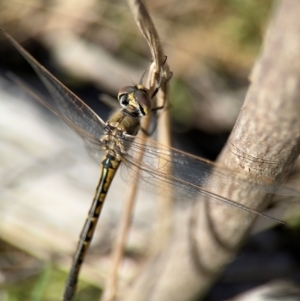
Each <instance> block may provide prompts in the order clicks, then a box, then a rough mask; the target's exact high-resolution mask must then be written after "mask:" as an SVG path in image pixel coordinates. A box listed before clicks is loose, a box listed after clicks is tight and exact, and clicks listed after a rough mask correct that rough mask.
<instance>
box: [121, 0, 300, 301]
mask: <svg viewBox="0 0 300 301" xmlns="http://www.w3.org/2000/svg"><path fill="white" fill-rule="evenodd" d="M299 16H300V1H298V0H285V1H282V2H281V3H280V5H279V6H278V8H277V10H276V12H275V14H274V15H273V20H272V22H271V24H270V27H269V30H268V33H267V35H266V39H265V43H264V47H263V50H262V53H261V56H260V58H259V59H258V60H257V62H256V65H255V68H254V70H253V73H252V76H251V80H252V83H251V86H250V88H249V91H248V93H247V96H246V99H245V102H244V105H243V107H242V109H241V111H240V114H239V117H238V119H237V122H236V125H235V127H234V129H233V131H232V134H231V136H230V139H229V140H228V143H227V145H226V147H225V148H224V150H223V152H222V154H221V155H220V157H219V159H218V161H219V162H221V163H222V164H223V165H225V166H227V167H228V168H231V169H233V170H235V171H239V172H241V173H242V174H243V175H244V177H245V178H247V179H249V180H251V181H256V182H261V181H263V182H268V183H269V184H271V185H276V184H279V183H281V182H282V181H283V180H284V179H285V177H286V176H287V174H288V172H289V171H290V169H291V167H292V166H293V164H294V162H295V160H296V158H297V156H298V155H299V151H300V99H299V98H300V18H299ZM233 187H234V183H233V186H232V187H229V188H228V187H227V188H226V189H225V188H224V190H221V189H220V190H218V191H215V192H216V193H219V194H221V195H222V196H224V197H228V198H230V199H231V200H234V201H236V202H239V203H242V204H243V205H246V206H248V207H251V208H255V209H257V210H263V209H264V208H265V207H266V206H267V204H268V202H269V200H270V198H269V195H265V194H264V193H262V192H258V191H252V190H251V187H250V188H249V190H247V189H244V190H237V189H234V188H233ZM254 220H255V217H254V215H253V214H249V213H247V212H243V211H241V210H238V209H236V208H231V207H226V206H220V205H217V204H211V203H209V202H201V203H199V205H197V206H195V207H193V208H192V210H190V211H189V212H187V214H186V215H185V217H184V218H183V220H182V221H181V224H180V226H179V227H178V229H177V230H178V231H177V232H176V233H175V234H174V237H173V238H172V241H171V243H170V244H169V245H168V246H167V247H166V248H165V249H164V250H163V251H162V252H161V253H160V254H159V255H157V256H156V257H155V258H153V259H152V260H151V262H149V264H148V266H147V267H146V268H145V269H144V271H143V273H142V274H141V276H140V277H139V278H138V280H137V281H136V282H135V283H134V284H133V286H132V287H131V289H130V292H129V294H128V296H127V297H126V300H130V301H142V300H152V301H154V300H155V301H168V300H172V301H179V300H180V301H182V300H194V299H195V298H196V297H197V296H198V297H199V295H204V294H205V293H206V292H207V290H208V289H209V288H210V286H211V285H212V284H213V283H214V281H215V280H216V278H217V277H218V276H219V275H220V273H221V272H222V270H223V269H224V267H225V266H226V264H227V263H228V262H230V261H231V260H232V259H233V258H234V254H235V253H236V251H237V250H238V249H239V247H240V245H241V244H242V242H243V240H244V238H245V237H246V236H247V234H248V232H249V229H250V227H251V225H252V223H253V221H254Z"/></svg>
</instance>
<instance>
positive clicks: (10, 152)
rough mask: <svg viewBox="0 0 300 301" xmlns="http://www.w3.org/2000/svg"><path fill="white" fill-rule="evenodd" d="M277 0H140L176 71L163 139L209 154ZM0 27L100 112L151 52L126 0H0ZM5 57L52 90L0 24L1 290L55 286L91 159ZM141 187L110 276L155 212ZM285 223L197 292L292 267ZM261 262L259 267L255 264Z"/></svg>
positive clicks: (110, 218)
mask: <svg viewBox="0 0 300 301" xmlns="http://www.w3.org/2000/svg"><path fill="white" fill-rule="evenodd" d="M275 4H276V1H271V0H265V1H259V0H244V1H237V0H223V1H220V0H197V1H196V0H190V1H187V2H182V1H178V0H166V1H164V0H160V1H158V0H153V1H147V2H146V5H147V7H148V9H149V12H150V14H151V16H152V18H153V21H154V23H155V25H156V28H157V31H158V33H159V35H160V38H161V42H162V45H163V47H164V51H165V54H166V55H167V56H168V64H169V66H170V68H171V71H173V78H172V80H171V82H170V95H169V100H170V103H171V106H170V114H171V120H172V121H171V128H172V133H171V135H172V145H173V146H174V147H176V148H179V149H181V150H184V151H187V152H190V153H194V154H197V155H200V156H202V157H205V158H209V159H212V160H213V159H215V158H216V157H217V155H218V154H219V152H220V150H221V149H222V147H223V145H224V143H225V142H226V140H227V137H228V135H229V133H230V131H231V129H232V127H233V125H234V123H235V120H236V118H237V115H238V112H239V110H240V107H241V106H242V103H243V100H244V97H245V94H246V91H247V87H248V85H249V80H248V78H249V75H250V72H251V68H252V67H253V64H254V62H255V60H256V58H257V56H258V55H259V51H260V47H261V45H262V40H263V37H264V34H265V30H266V26H267V24H268V20H269V17H270V16H271V14H272V11H273V9H274V5H275ZM0 27H1V28H3V29H5V30H6V31H7V32H8V33H9V34H10V35H12V36H13V37H14V38H15V39H16V40H18V41H19V42H20V43H21V44H22V45H23V46H24V47H25V48H26V49H27V50H28V51H29V52H30V53H31V54H32V55H33V56H34V57H35V58H36V59H37V60H38V61H39V62H40V63H41V64H42V65H44V66H45V67H46V68H47V69H48V70H50V72H51V73H53V74H54V75H55V76H56V77H57V78H58V79H59V80H61V81H62V82H63V83H64V84H65V85H66V86H68V87H69V88H70V89H71V90H72V91H73V92H74V93H75V94H77V95H78V96H79V97H80V98H82V99H83V100H84V101H85V102H86V103H88V104H89V105H90V106H91V107H92V108H93V109H94V110H95V111H96V112H97V113H99V115H100V116H101V118H103V119H104V120H106V119H107V116H108V115H109V112H110V111H111V109H110V108H109V107H107V106H105V105H104V104H103V102H102V101H101V100H103V99H108V100H109V101H111V102H114V100H113V99H115V98H116V95H117V93H118V90H119V89H120V88H121V87H123V86H127V85H131V84H132V82H134V83H137V82H139V80H140V77H141V75H142V74H143V72H144V71H145V69H146V68H147V67H148V66H149V64H150V62H151V57H150V52H149V49H148V45H147V43H146V42H145V40H144V38H143V37H142V35H141V33H140V32H139V30H138V28H137V26H136V24H135V22H134V20H133V19H132V15H131V12H130V10H129V8H128V6H127V3H126V2H125V1H120V0H115V1H96V0H88V1H78V0H61V1H51V0H49V1H34V0H30V1H21V0H11V1H5V0H2V1H0ZM8 71H9V72H12V73H14V74H17V75H18V76H19V77H20V78H21V79H22V80H24V81H26V82H28V83H29V84H30V85H31V86H32V87H34V89H36V90H37V91H39V92H40V93H42V95H44V97H49V96H48V95H47V93H46V91H45V90H44V89H43V86H42V84H41V82H40V81H39V79H38V78H37V77H36V75H35V74H34V72H33V71H32V69H31V68H30V67H29V66H28V64H27V63H26V61H25V60H24V59H23V58H22V57H21V56H20V55H19V54H18V53H17V51H15V50H14V49H13V48H12V46H11V45H10V44H9V43H8V42H7V40H5V39H3V38H1V40H0V72H1V75H2V76H1V78H0V125H1V130H0V150H1V156H0V161H1V164H0V179H1V184H0V191H1V194H0V197H1V200H0V206H1V213H0V215H1V222H0V238H1V239H2V240H1V242H0V301H2V300H49V301H50V300H57V299H58V298H60V295H61V292H62V289H63V285H64V281H65V277H66V273H65V272H64V270H66V269H68V267H69V265H70V258H71V257H70V256H71V255H72V253H73V251H74V247H75V246H76V242H77V238H78V235H79V232H80V229H81V227H82V225H83V222H84V219H85V216H86V212H87V210H88V207H89V204H90V203H89V202H90V201H91V198H92V196H93V191H94V188H95V187H96V183H97V180H98V176H99V175H98V173H99V170H98V169H99V168H98V166H97V164H95V163H94V162H93V161H92V159H91V158H90V157H89V155H88V154H87V152H86V150H85V148H84V145H83V143H82V142H81V140H80V138H78V137H77V136H76V135H75V134H74V133H73V132H72V131H71V130H69V129H68V128H67V126H65V125H63V123H62V122H61V121H60V120H59V119H58V118H56V117H55V116H54V115H53V114H52V113H50V112H48V110H47V109H46V108H44V107H42V106H40V105H39V104H38V103H37V102H36V101H34V100H31V99H30V97H29V96H27V95H26V93H25V92H24V91H22V90H21V89H20V88H17V87H16V86H15V85H14V84H12V83H11V82H10V81H9V79H8V78H7V72H8ZM295 174H296V172H295ZM294 181H295V180H294ZM122 183H123V182H122V181H116V183H115V186H113V187H112V188H111V191H110V194H109V199H108V200H107V202H106V204H105V209H104V212H103V214H102V216H101V221H100V225H99V227H98V229H99V231H98V232H99V233H97V234H96V237H95V240H94V243H93V245H92V249H91V252H90V255H89V257H88V259H87V264H86V265H85V268H84V270H83V275H82V278H83V279H84V281H85V282H82V283H81V285H80V289H79V295H78V299H76V300H96V299H97V298H98V296H100V294H101V285H102V284H103V282H104V281H105V276H106V275H107V270H108V268H109V254H110V251H111V244H112V240H113V238H114V237H115V232H116V227H117V223H118V219H119V215H120V212H121V210H122V199H120V197H119V196H120V192H122V193H123V191H124V189H126V184H125V183H123V184H122ZM295 183H296V182H295ZM120 185H121V186H120ZM122 185H123V186H122ZM114 187H115V188H114ZM123 194H124V193H123ZM139 198H140V199H142V202H139V203H138V205H137V207H136V210H135V211H136V214H135V220H134V227H133V230H132V231H131V237H130V239H129V243H128V245H127V249H126V258H125V259H124V263H123V265H122V272H121V274H122V280H121V286H122V281H123V282H126V281H128V279H131V277H132V276H133V275H134V274H135V273H136V270H137V269H138V266H139V260H140V258H141V257H142V254H143V252H145V250H147V242H148V240H147V238H148V237H149V235H150V232H151V227H152V224H153V220H155V213H154V208H153V202H152V199H153V197H152V196H151V195H150V196H149V195H147V194H145V195H143V194H140V196H139ZM140 203H143V204H140ZM295 224H296V225H297V222H295ZM296 225H295V226H294V227H293V228H292V229H289V231H287V230H286V229H283V228H280V227H277V229H275V230H274V229H273V230H269V231H267V232H264V233H261V234H259V235H255V236H252V238H250V240H249V242H248V243H247V244H246V247H245V249H244V250H243V251H241V255H240V256H239V258H238V259H237V260H236V261H235V262H234V263H233V264H232V265H231V266H230V267H229V268H228V269H227V271H226V272H225V274H224V276H223V277H222V279H221V280H220V282H219V283H218V284H217V285H216V287H215V288H214V289H213V290H212V291H211V293H210V295H209V296H208V297H207V300H225V299H227V298H231V297H233V296H235V295H236V294H238V293H241V292H244V291H247V290H248V289H251V288H253V287H256V286H257V285H260V284H264V283H267V282H269V281H274V280H277V279H281V280H282V279H284V280H287V281H288V283H289V282H293V281H295V282H297V281H299V280H300V273H299V262H300V258H299V254H300V250H299V246H300V243H299V230H298V227H297V226H296ZM262 263H263V264H265V265H266V266H267V267H268V268H266V269H264V270H263V271H262V269H261V267H262ZM289 285H290V284H289ZM291 287H292V288H293V289H296V288H294V286H293V285H291ZM296 295H297V293H295V296H296ZM280 300H281V299H280ZM282 300H283V299H282Z"/></svg>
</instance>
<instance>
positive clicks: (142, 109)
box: [118, 84, 151, 117]
mask: <svg viewBox="0 0 300 301" xmlns="http://www.w3.org/2000/svg"><path fill="white" fill-rule="evenodd" d="M118 100H119V102H120V105H121V107H122V108H125V110H124V111H125V112H127V113H129V114H131V115H132V116H139V117H143V116H146V115H148V114H149V112H150V111H151V97H150V95H149V90H148V89H147V88H145V87H144V86H143V85H140V84H139V85H136V86H126V87H123V88H122V89H121V90H120V91H119V94H118ZM128 109H129V110H128Z"/></svg>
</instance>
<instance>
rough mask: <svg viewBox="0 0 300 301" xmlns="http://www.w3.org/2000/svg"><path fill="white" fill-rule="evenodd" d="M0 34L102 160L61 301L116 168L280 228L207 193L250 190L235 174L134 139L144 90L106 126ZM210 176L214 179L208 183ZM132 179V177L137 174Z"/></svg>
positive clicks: (72, 289)
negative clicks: (224, 188) (231, 187)
mask: <svg viewBox="0 0 300 301" xmlns="http://www.w3.org/2000/svg"><path fill="white" fill-rule="evenodd" d="M0 32H1V34H2V35H3V36H4V37H6V39H8V40H9V41H10V43H11V44H12V45H13V46H14V47H15V48H16V49H17V50H18V52H20V54H21V55H22V56H23V57H24V58H25V59H26V60H27V62H28V63H29V64H30V65H31V67H32V68H33V69H34V70H35V72H36V73H37V75H38V76H39V78H40V79H41V81H42V82H43V84H44V85H45V87H46V88H47V89H48V91H49V93H50V94H51V96H52V98H53V101H54V102H53V103H52V102H51V101H49V100H45V99H43V98H41V97H36V96H35V98H36V99H37V100H38V101H39V102H40V103H42V104H43V105H44V106H46V107H47V108H49V109H50V110H51V111H52V112H53V113H55V114H56V115H58V116H59V117H60V118H61V119H62V120H63V121H64V122H65V123H66V124H67V125H68V126H69V127H71V128H72V129H73V130H74V131H75V132H76V133H77V134H79V135H80V136H81V137H82V138H83V140H84V142H85V143H86V145H87V148H88V149H89V150H90V152H91V153H92V154H93V155H94V156H96V157H97V158H98V159H99V154H100V153H102V152H104V156H103V157H102V160H101V173H100V180H99V182H98V186H97V188H96V190H95V195H94V198H93V201H92V204H91V207H90V210H89V212H88V216H87V218H86V221H85V224H84V226H83V229H82V231H81V234H80V238H79V242H78V246H77V249H76V252H75V255H74V257H73V262H72V266H71V270H70V272H69V275H68V278H67V281H66V286H65V291H64V295H63V300H64V301H71V300H72V299H73V298H74V296H75V294H76V287H77V283H78V278H79V273H80V269H81V266H82V263H83V261H84V258H85V256H86V253H87V251H88V249H89V246H90V243H91V240H92V238H93V234H94V232H95V229H96V225H97V222H98V219H99V217H100V214H101V210H102V208H103V204H104V201H105V198H106V195H107V193H108V190H109V187H110V184H111V182H112V181H113V178H114V176H115V174H116V171H117V170H118V168H119V166H120V165H121V164H122V165H125V166H126V167H127V168H126V170H130V169H131V168H132V167H138V169H139V172H138V174H139V176H140V178H141V181H144V182H145V183H146V184H147V185H156V188H157V189H156V190H158V191H160V190H161V191H163V190H165V189H167V188H170V189H171V191H172V190H173V191H175V192H176V193H175V194H176V195H177V197H179V198H182V197H184V198H185V199H187V198H188V199H196V198H199V196H204V197H208V198H209V199H210V200H213V201H216V202H218V203H221V204H225V205H228V206H232V207H235V208H238V209H240V210H243V211H246V212H249V213H251V214H254V215H260V216H266V217H268V218H271V219H274V220H275V221H277V222H281V221H279V220H277V219H276V218H273V217H271V216H268V215H266V214H263V213H261V212H259V211H256V210H255V209H252V208H249V207H246V206H244V205H242V204H239V203H237V202H234V201H232V200H230V199H227V198H225V197H222V196H221V195H218V194H216V193H214V192H213V191H212V188H216V187H222V186H224V185H226V183H228V181H230V182H231V183H236V184H237V185H238V186H239V189H243V187H249V183H248V181H246V180H244V179H243V178H242V177H241V176H240V175H239V174H238V173H237V172H234V171H232V170H228V169H226V168H224V167H220V166H217V165H216V164H215V163H213V162H210V161H208V160H205V159H202V158H199V157H195V156H192V155H190V154H187V153H184V152H181V151H179V150H176V149H174V148H171V147H167V146H164V145H162V144H159V143H157V142H155V141H154V140H151V139H144V138H140V137H136V136H137V134H138V132H139V131H140V129H141V118H143V117H145V116H147V115H148V114H150V112H151V111H152V110H153V108H152V98H153V97H152V96H153V95H150V92H149V89H147V88H146V87H145V86H144V85H143V84H142V83H141V82H140V83H139V84H137V85H134V86H125V87H124V88H122V89H120V91H119V93H118V100H119V104H120V106H121V109H120V110H118V111H117V112H115V113H113V114H112V115H111V117H110V118H109V119H108V121H107V122H104V121H103V120H102V119H101V118H100V116H99V115H97V114H96V113H95V112H94V111H93V110H92V109H91V108H90V107H89V106H88V105H86V104H85V103H84V102H83V101H82V100H81V99H80V98H79V97H77V96H76V95H75V94H73V93H72V92H71V91H70V90H69V89H68V88H66V87H65V86H64V85H63V84H62V83H61V82H60V81H59V80H58V79H56V78H55V77H54V76H53V75H52V74H51V73H50V72H49V71H48V70H47V69H46V68H45V67H43V66H42V65H41V64H40V63H38V62H37V61H36V60H35V58H33V57H32V56H31V55H30V54H29V53H28V52H27V51H26V50H25V49H24V48H23V47H22V46H21V45H20V44H19V43H18V42H17V41H16V40H14V39H13V38H12V37H11V36H10V35H9V34H8V33H6V32H5V31H4V30H2V29H0ZM14 81H15V82H16V83H17V84H19V85H20V86H22V87H24V88H25V89H26V90H27V91H29V90H30V88H29V87H28V86H27V85H26V84H25V83H23V82H20V81H19V80H18V79H16V78H14ZM156 91H157V89H156ZM156 91H155V92H154V93H153V94H155V93H156ZM33 95H34V94H33ZM155 109H156V108H154V110H155ZM142 152H143V153H144V159H143V161H141V162H140V161H138V159H137V158H138V155H139V154H140V153H142ZM170 171H172V172H170ZM212 171H213V174H214V177H210V174H211V172H212ZM133 173H135V174H136V171H134V172H133ZM129 176H130V175H129ZM273 188H274V187H272V186H268V185H266V184H258V183H251V185H250V188H249V189H251V190H253V189H256V190H258V191H264V192H267V193H273V191H274V189H273ZM277 193H278V192H277ZM281 194H283V195H286V194H287V195H291V194H293V193H291V191H290V190H288V189H286V190H285V189H284V188H282V189H281Z"/></svg>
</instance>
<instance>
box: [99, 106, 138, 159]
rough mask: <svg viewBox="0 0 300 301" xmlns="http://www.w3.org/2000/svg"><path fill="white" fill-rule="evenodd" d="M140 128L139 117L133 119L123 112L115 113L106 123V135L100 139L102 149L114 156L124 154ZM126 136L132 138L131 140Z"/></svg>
mask: <svg viewBox="0 0 300 301" xmlns="http://www.w3.org/2000/svg"><path fill="white" fill-rule="evenodd" d="M140 127H141V125H140V117H133V116H132V115H130V114H128V113H126V112H124V111H117V112H115V113H114V114H113V115H112V116H111V117H110V118H109V120H108V121H107V123H106V127H105V131H106V133H105V135H104V136H103V137H102V138H101V142H102V145H103V146H104V149H105V150H108V151H112V152H114V153H115V154H116V155H118V154H120V155H122V154H124V153H126V152H127V151H128V149H129V148H130V145H131V141H132V140H133V137H134V136H135V135H136V134H137V133H138V131H139V129H140ZM128 135H130V136H133V137H132V139H130V138H129V137H130V136H128Z"/></svg>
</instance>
